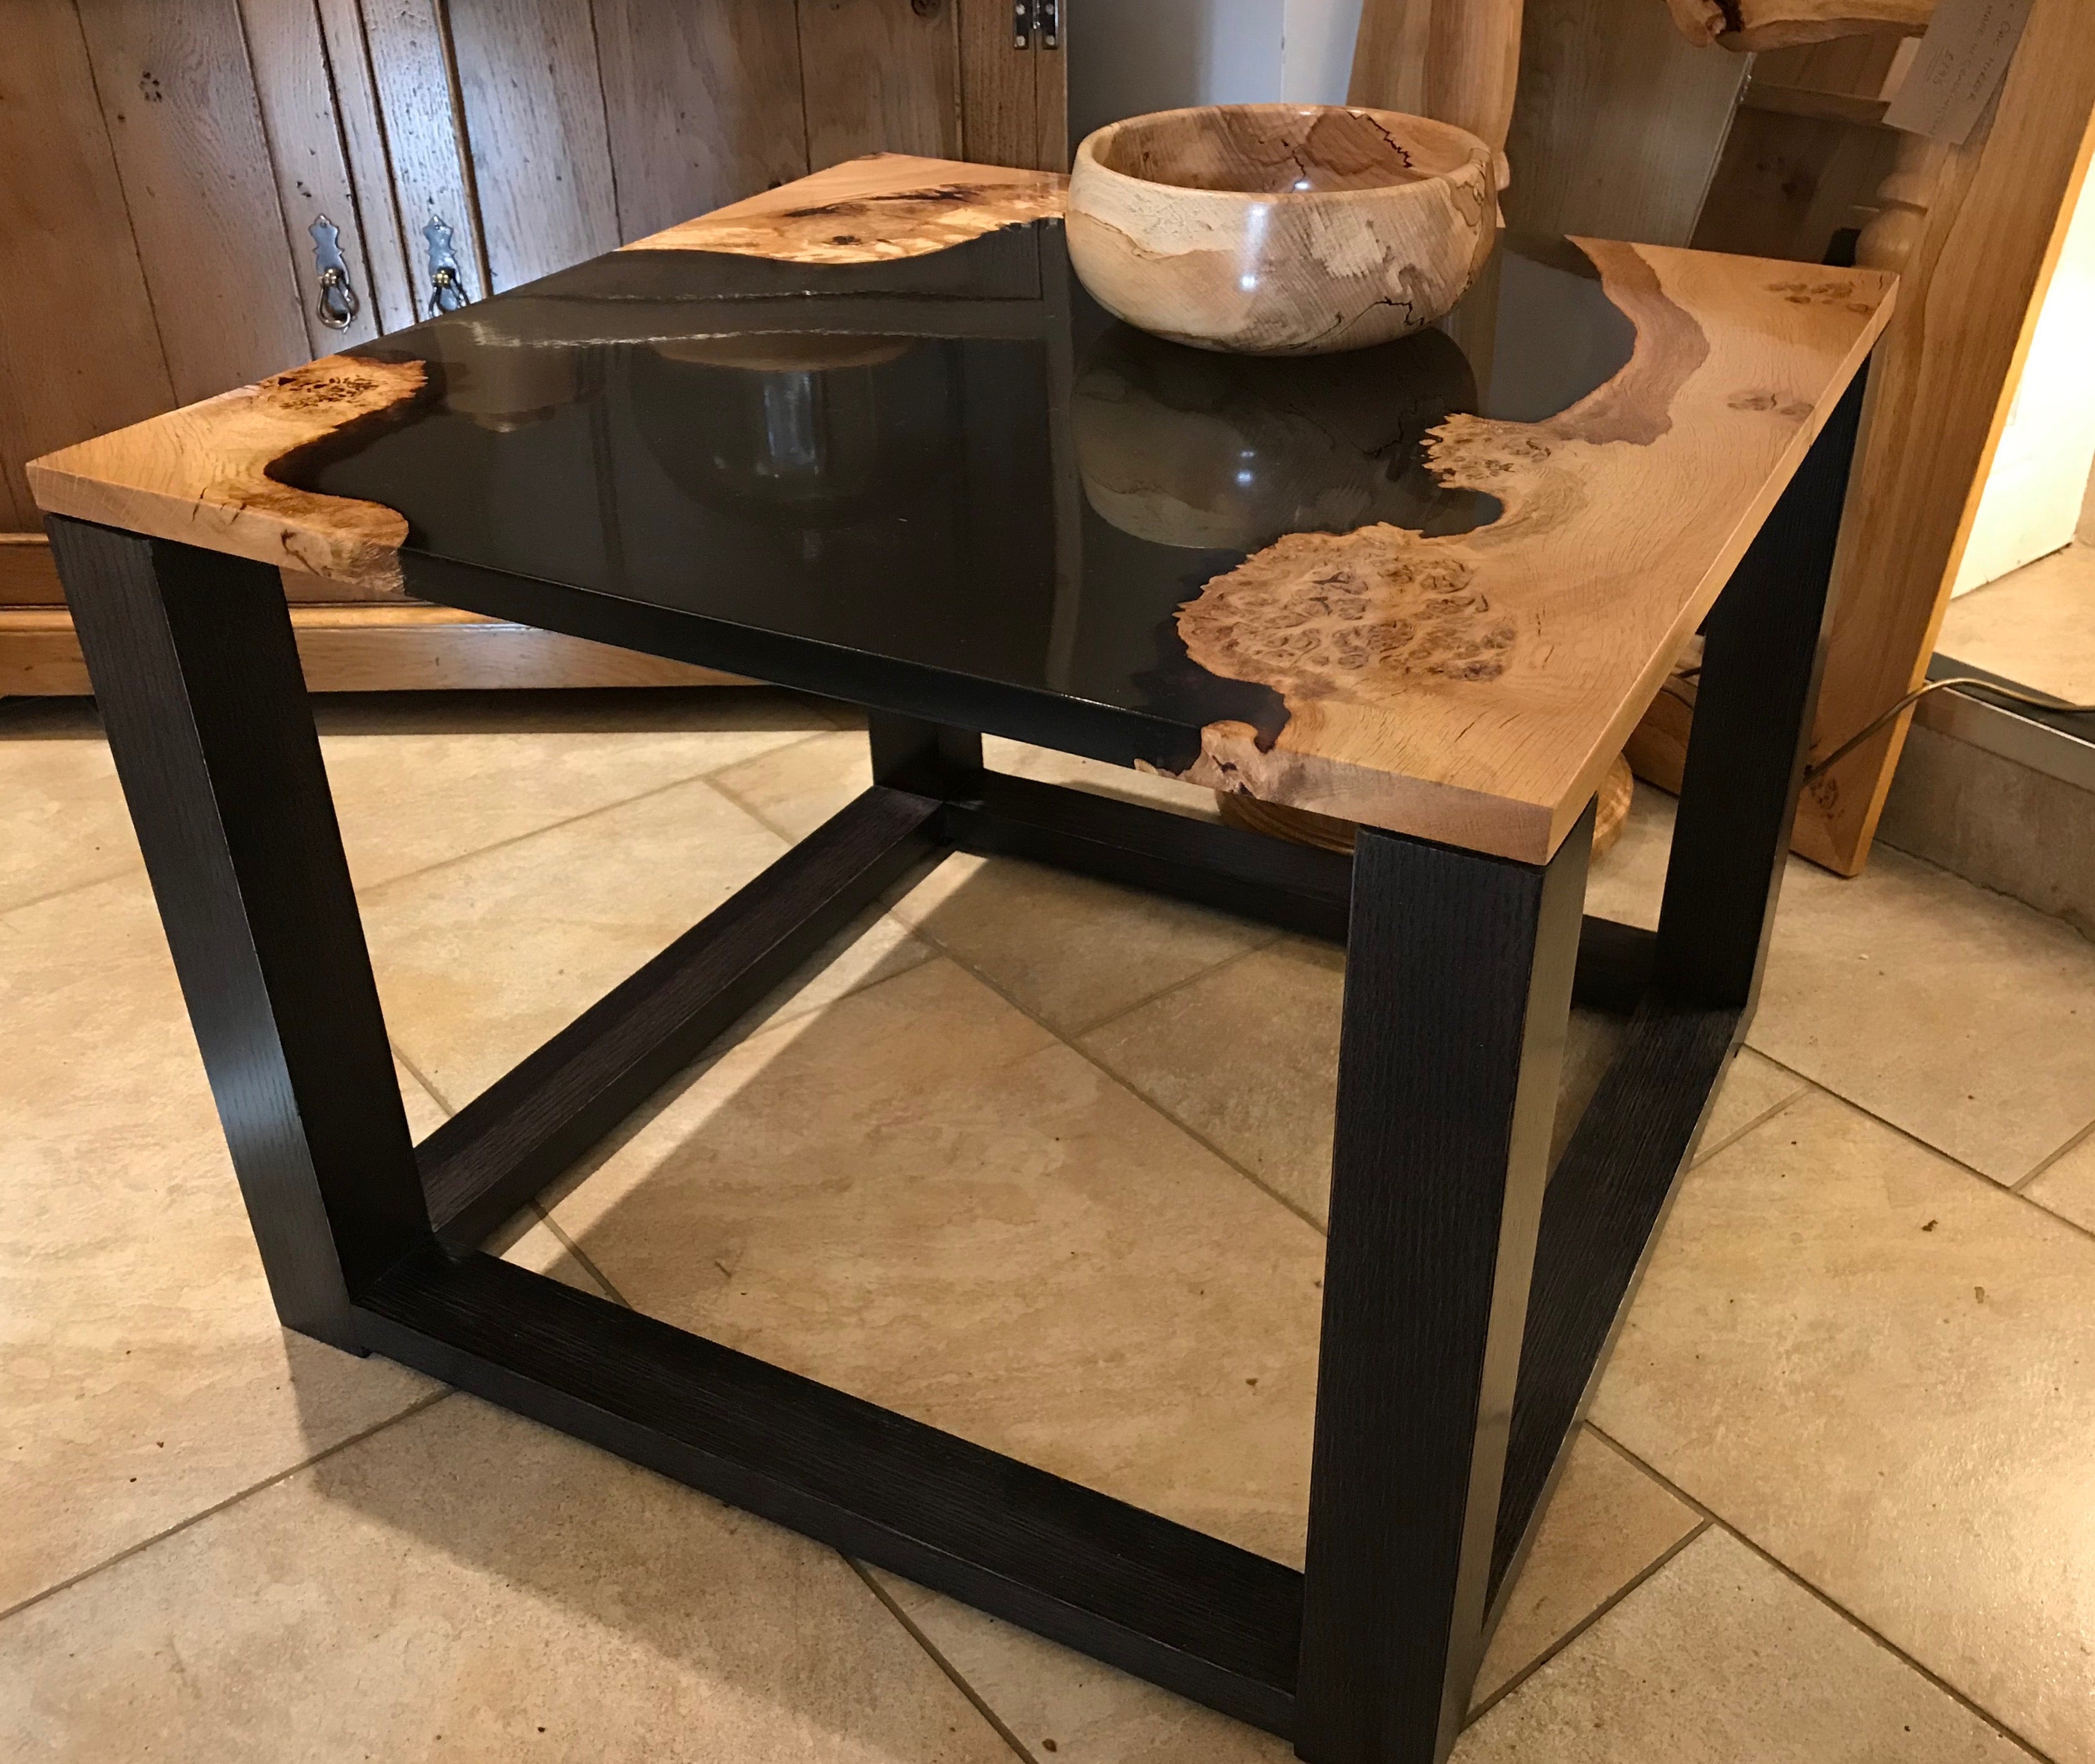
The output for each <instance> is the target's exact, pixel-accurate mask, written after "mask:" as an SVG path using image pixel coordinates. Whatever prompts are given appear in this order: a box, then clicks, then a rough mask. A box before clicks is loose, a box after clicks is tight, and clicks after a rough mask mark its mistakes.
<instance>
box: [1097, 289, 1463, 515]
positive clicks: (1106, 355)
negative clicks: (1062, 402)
mask: <svg viewBox="0 0 2095 1764" xmlns="http://www.w3.org/2000/svg"><path fill="white" fill-rule="evenodd" d="M1476 396H1477V389H1476V382H1475V380H1474V377H1473V376H1472V375H1471V373H1470V363H1469V359H1468V357H1466V355H1463V353H1462V351H1461V350H1460V349H1459V348H1457V346H1456V345H1455V343H1454V342H1453V340H1452V339H1451V338H1448V336H1447V335H1446V334H1445V333H1443V332H1439V331H1431V330H1429V331H1424V332H1422V333H1419V334H1418V336H1416V337H1410V338H1405V339H1404V340H1403V341H1401V342H1395V343H1385V344H1383V346H1380V347H1379V348H1377V349H1373V350H1364V351H1361V352H1360V353H1359V354H1357V355H1349V356H1348V357H1347V358H1346V359H1344V360H1343V361H1338V360H1313V361H1261V360H1254V359H1243V358H1237V359H1231V358H1228V357H1224V356H1220V355H1207V354H1198V353H1196V352H1195V351H1191V350H1187V349H1181V348H1179V347H1178V346H1177V345H1175V344H1172V343H1166V342H1159V341H1158V340H1157V339H1156V338H1153V337H1145V336H1143V334H1142V333H1140V332H1139V331H1135V330H1130V329H1128V327H1127V326H1126V325H1124V324H1117V325H1114V326H1113V328H1112V329H1110V330H1108V332H1106V333H1105V334H1104V336H1102V337H1101V338H1099V340H1098V342H1096V343H1095V345H1094V346H1093V347H1092V348H1091V351H1090V353H1089V355H1087V357H1086V359H1085V361H1084V364H1083V368H1082V372H1080V373H1079V374H1078V377H1077V385H1076V398H1075V401H1074V427H1075V430H1076V440H1077V464H1078V471H1079V472H1080V473H1082V477H1083V481H1084V494H1085V496H1086V497H1087V499H1088V500H1089V501H1090V503H1091V507H1093V508H1095V510H1097V512H1099V514H1100V516H1102V517H1104V519H1105V520H1108V521H1110V522H1111V523H1112V524H1113V525H1114V526H1116V527H1117V528H1119V529H1121V530H1122V532H1123V533H1128V534H1133V535H1134V536H1135V538H1141V539H1148V540H1150V541H1152V542H1154V543H1156V544H1160V545H1176V546H1187V547H1200V548H1202V549H1212V550H1217V551H1257V550H1258V549H1259V548H1260V547H1263V546H1266V545H1270V544H1271V543H1272V542H1274V540H1275V539H1277V538H1279V537H1280V536H1281V535H1282V534H1285V533H1300V532H1311V531H1322V532H1329V533H1346V532H1350V531H1351V530H1352V529H1353V528H1355V527H1361V526H1366V525H1370V524H1372V523H1373V522H1375V521H1379V520H1387V521H1392V522H1394V523H1395V524H1396V525H1399V526H1404V527H1418V528H1424V527H1426V526H1429V525H1433V524H1434V517H1435V514H1436V512H1439V511H1441V510H1444V509H1446V508H1448V507H1449V505H1450V503H1451V502H1452V501H1453V500H1458V499H1461V498H1459V497H1451V494H1450V493H1449V492H1448V491H1445V490H1442V489H1441V488H1440V487H1439V484H1438V483H1437V481H1435V479H1434V477H1432V475H1431V473H1429V472H1427V471H1426V468H1425V465H1424V463H1423V460H1422V455H1421V451H1420V445H1419V444H1420V442H1421V440H1422V438H1423V436H1424V435H1425V433H1426V430H1427V429H1431V427H1432V426H1433V425H1435V423H1438V422H1440V421H1442V420H1444V419H1445V418H1447V417H1448V416H1449V415H1451V414H1452V413H1453V412H1457V411H1470V410H1474V409H1475V408H1476Z"/></svg>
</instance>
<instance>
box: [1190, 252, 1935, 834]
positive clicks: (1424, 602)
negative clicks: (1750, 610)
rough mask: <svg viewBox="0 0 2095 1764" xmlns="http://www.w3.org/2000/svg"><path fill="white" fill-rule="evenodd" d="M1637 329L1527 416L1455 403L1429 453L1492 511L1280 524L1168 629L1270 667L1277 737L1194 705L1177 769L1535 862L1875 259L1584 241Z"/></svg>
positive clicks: (1747, 535)
mask: <svg viewBox="0 0 2095 1764" xmlns="http://www.w3.org/2000/svg"><path fill="white" fill-rule="evenodd" d="M1577 243H1578V245H1579V247H1580V249H1581V250H1583V251H1584V252H1585V253H1586V254H1587V255H1588V257H1590V258H1591V259H1592V260H1593V262H1594V263H1595V264H1596V266H1597V267H1598V268H1599V269H1600V271H1601V279H1602V282H1603V285H1605V288H1606V290H1607V291H1608V294H1609V298H1611V299H1612V300H1613V301H1614V303H1615V304H1616V305H1617V306H1618V307H1621V308H1622V310H1623V311H1625V312H1627V313H1628V314H1629V316H1631V318H1632V319H1633V320H1635V324H1636V343H1635V350H1634V351H1633V353H1632V355H1631V359H1630V361H1629V364H1628V365H1627V367H1625V368H1623V369H1622V372H1619V373H1618V374H1617V375H1616V376H1615V377H1614V379H1612V380H1610V381H1608V382H1607V384H1605V385H1603V386H1601V388H1600V389H1599V390H1596V391H1595V392H1594V393H1592V394H1590V395H1589V396H1588V397H1587V398H1585V399H1582V400H1581V401H1580V402H1579V403H1577V404H1575V405H1573V406H1572V407H1570V409H1569V410H1567V411H1566V412H1563V413H1562V414H1561V415H1559V416H1554V417H1552V418H1550V419H1548V420H1546V421H1544V422H1540V423H1532V424H1529V423H1514V422H1503V421H1494V420H1487V419H1485V418H1482V417H1477V416H1455V417H1452V418H1450V419H1449V420H1448V421H1446V422H1445V423H1443V424H1442V425H1439V428H1438V429H1435V430H1433V431H1431V434H1430V437H1429V442H1428V457H1429V460H1430V463H1431V465H1432V466H1433V468H1434V469H1435V473H1436V475H1437V476H1438V477H1439V479H1440V481H1442V482H1443V483H1444V484H1447V485H1449V486H1456V487H1461V488H1467V489H1471V490H1483V491H1486V492H1487V493H1489V494H1491V495H1492V496H1495V497H1496V498H1497V499H1499V501H1500V503H1502V504H1503V505H1504V510H1505V512H1504V513H1503V514H1502V515H1501V516H1500V517H1499V518H1498V519H1497V520H1495V521H1493V522H1492V523H1491V524H1490V525H1486V526H1483V527H1481V528H1479V529H1477V530H1476V531H1474V532H1473V533H1468V534H1461V535H1460V536H1459V537H1454V538H1426V537H1425V536H1423V535H1422V534H1418V533H1414V532H1412V531H1410V530H1409V529H1405V528H1401V527H1395V526H1389V525H1380V526H1372V527H1365V528H1361V529H1357V530H1356V531H1354V532H1352V533H1349V534H1291V535H1290V536H1289V537H1287V538H1283V539H1282V540H1281V541H1280V542H1278V544H1277V545H1274V546H1272V547H1269V548H1268V549H1267V550H1265V551H1261V552H1260V553H1258V554H1257V555H1255V556H1253V557H1252V558H1250V559H1249V560H1247V561H1246V562H1245V563H1244V564H1242V565H1240V566H1239V567H1238V568H1236V569H1235V570H1232V571H1230V572H1229V573H1227V574H1225V575H1223V576H1220V577H1217V578H1216V579H1215V580H1213V581H1211V582H1209V584H1208V585H1207V586H1206V587H1205V589H1204V590H1203V591H1202V592H1201V594H1200V596H1199V598H1198V599H1195V600H1193V601H1191V602H1190V603H1187V605H1186V606H1185V607H1184V608H1182V609H1181V611H1180V613H1179V616H1178V621H1179V630H1180V633H1181V634H1182V635H1183V638H1184V639H1185V642H1186V647H1187V650H1188V651H1189V652H1190V653H1191V656H1192V657H1193V659H1194V660H1196V661H1197V662H1199V663H1200V665H1201V666H1203V667H1204V668H1205V669H1208V670H1209V672H1211V673H1217V674H1221V675H1222V676H1224V677H1227V678H1230V679H1235V680H1245V681H1250V682H1256V683H1257V684H1260V685H1263V686H1269V687H1270V688H1272V689H1273V690H1275V691H1277V692H1278V693H1279V694H1280V695H1281V696H1282V698H1283V699H1284V700H1285V701H1286V703H1287V709H1288V712H1289V721H1288V722H1287V725H1286V726H1285V727H1284V728H1283V730H1281V733H1280V736H1279V738H1278V741H1277V742H1275V743H1274V745H1273V746H1272V747H1271V748H1270V749H1263V750H1262V749H1261V747H1260V746H1259V745H1258V743H1257V738H1256V734H1255V731H1254V730H1252V728H1251V726H1250V725H1248V724H1243V723H1229V722H1221V723H1213V724H1210V725H1209V726H1208V728H1207V730H1205V732H1204V740H1203V744H1202V752H1201V755H1200V760H1198V762H1197V763H1196V764H1195V765H1194V766H1193V767H1191V769H1188V770H1187V771H1186V772H1185V773H1182V774H1180V775H1181V776H1183V777H1185V778H1187V780H1188V781H1189V782H1194V783H1198V784H1204V785H1207V786H1209V787H1210V788H1213V789H1216V790H1223V791H1227V790H1243V791H1249V792H1250V793H1251V794H1252V795H1255V796H1258V797H1261V798H1263V799H1265V800H1268V801H1272V802H1280V803H1285V804H1288V805H1290V806H1291V807H1294V808H1307V809H1311V810H1313V811H1315V812H1318V813H1320V814H1325V815H1331V816H1335V817H1339V818H1340V819H1342V820H1347V821H1365V822H1368V823H1370V824H1372V825H1377V826H1383V827H1390V828H1394V829H1396V830H1399V831H1402V832H1406V833H1411V834H1418V835H1421V836H1422V837H1425V838H1433V839H1439V840H1442V841H1444V842H1445V843H1448V844H1451V845H1461V846H1466V847H1470V848H1471V849H1473V850H1476V851H1483V852H1494V853H1496V854H1497V855H1499V856H1505V857H1513V858H1519V859H1523V860H1527V861H1530V862H1540V861H1541V860H1544V859H1545V858H1547V857H1548V856H1549V855H1550V854H1551V853H1552V852H1554V851H1555V850H1556V848H1557V844H1558V843H1559V842H1560V841H1561V839H1562V838H1563V837H1564V835H1565V834H1566V833H1568V832H1569V831H1570V829H1571V826H1572V825H1573V823H1574V822H1575V821H1576V820H1577V819H1578V817H1579V815H1580V814H1581V813H1582V812H1583V811H1584V808H1585V805H1586V804H1587V803H1588V801H1589V800H1590V799H1592V795H1594V793H1595V791H1597V790H1598V789H1599V787H1600V785H1601V780H1602V778H1603V777H1604V776H1605V773H1606V771H1607V769H1608V766H1609V764H1610V762H1611V761H1612V760H1614V756H1616V755H1617V754H1618V753H1620V752H1621V751H1622V746H1623V743H1625V741H1626V740H1627V738H1628V736H1629V734H1630V731H1631V730H1632V729H1633V728H1635V725H1636V722H1637V720H1638V718H1639V717H1640V716H1641V715H1642V714H1643V712H1644V707H1645V705H1646V704H1648V703H1649V702H1650V700H1651V698H1652V696H1653V694H1655V693H1656V692H1657V690H1658V688H1659V686H1660V684H1661V682H1662V681H1663V680H1664V678H1665V677H1666V672H1667V670H1668V669H1669V668H1670V664H1671V663H1672V660H1673V657H1674V656H1675V654H1676V653H1677V652H1678V651H1679V648H1680V646H1681V644H1682V642H1683V641H1684V640H1685V639H1686V638H1687V637H1688V635H1689V634H1692V632H1693V631H1694V629H1696V625H1699V624H1700V623H1701V620H1702V617H1703V616H1704V614H1705V613H1706V612H1708V611H1709V609H1710V606H1711V604H1712V603H1714V601H1715V599H1716V597H1717V595H1718V592H1719V591H1720V590H1722V588H1723V585H1724V583H1725V581H1726V580H1727V578H1728V577H1729V576H1730V574H1731V568H1732V566H1733V565H1734V564H1736V563H1737V561H1738V560H1739V559H1740V557H1741V556H1742V555H1744V551H1745V548H1746V546H1747V545H1748V544H1749V542H1751V540H1752V538H1753V534H1755V533H1756V532H1757V531H1758V529H1759V527H1760V524H1761V522H1762V520H1763V519H1764V518H1765V517H1766V514H1767V512H1768V511H1769V510H1770V509H1771V507H1773V506H1774V503H1775V499H1776V497H1777V496H1778V495H1779V494H1780V493H1781V490H1782V489H1783V487H1784V486H1785V485H1786V484H1787V483H1788V480H1789V478H1790V476H1791V475H1792V473H1793V472H1794V471H1795V470H1796V468H1797V464H1799V463H1800V462H1801V460H1802V459H1803V457H1804V455H1805V451H1806V450H1807V449H1808V448H1809V447H1810V444H1811V442H1812V440H1813V439H1814V438H1815V436H1816V435H1817V434H1818V430H1819V429H1820V428H1821V427H1822V426H1823V423H1824V420H1825V418H1826V416H1827V414H1828V413H1829V412H1830V411H1831V407H1832V405H1833V403H1834V402H1835V400H1836V399H1837V398H1838V396H1839V394H1840V392H1841V391H1842V390H1844V389H1845V387H1846V385H1847V384H1848V382H1849V380H1850V379H1851V378H1852V377H1853V374H1854V372H1855V370H1856V369H1857V368H1858V367H1859V365H1860V364H1861V363H1862V359H1863V358H1864V357H1865V355H1866V354H1867V353H1868V351H1869V349H1870V346H1871V344H1872V343H1873V342H1875V339H1876V338H1877V335H1878V333H1879V332H1880V331H1881V330H1882V329H1883V328H1884V323H1885V321H1886V320H1887V319H1888V317H1889V316H1890V311H1891V305H1892V290H1893V288H1894V286H1895V281H1894V278H1892V277H1888V276H1886V275H1884V274H1883V273H1881V272H1877V271H1873V270H1827V269H1818V268H1801V267H1800V266H1799V265H1797V264H1783V263H1775V262H1770V261H1762V260H1760V259H1750V258H1727V257H1719V256H1716V255H1711V254H1708V253H1702V252H1695V251H1685V250H1671V249H1667V248H1665V247H1662V246H1630V245H1620V244H1614V243H1609V242H1605V241H1601V240H1588V239H1581V240H1579V241H1577Z"/></svg>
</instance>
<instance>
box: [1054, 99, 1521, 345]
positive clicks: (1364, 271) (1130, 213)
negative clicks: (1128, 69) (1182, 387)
mask: <svg viewBox="0 0 2095 1764" xmlns="http://www.w3.org/2000/svg"><path fill="white" fill-rule="evenodd" d="M1500 166H1501V162H1500V159H1499V158H1498V156H1497V155H1496V154H1494V153H1493V152H1492V150H1491V149H1490V148H1489V147H1487V146H1485V145H1484V143H1483V142H1481V141H1479V139H1478V138H1477V137H1475V136H1474V135H1472V134H1469V133H1465V132H1464V131H1463V130H1461V129H1460V128H1453V127H1451V126H1450V125H1449V124H1446V123H1436V122H1431V121H1429V120H1427V119H1426V118H1425V117H1422V116H1405V115H1400V114H1399V113H1397V112H1396V111H1370V110H1357V109H1352V108H1346V107H1336V106H1330V105H1307V104H1219V105H1206V106H1203V107H1200V108H1197V109H1194V110H1183V111H1159V112H1157V113H1156V115H1152V116H1131V117H1130V118H1129V119H1128V120H1126V121H1125V122H1119V123H1113V124H1108V126H1107V127H1105V128H1101V129H1100V130H1098V131H1097V132H1096V133H1094V134H1092V135H1090V136H1087V137H1086V138H1085V140H1084V142H1083V144H1082V146H1080V147H1078V150H1077V164H1076V170H1075V172H1074V173H1073V174H1072V175H1071V176H1070V179H1069V220H1068V227H1069V258H1070V261H1071V262H1072V263H1073V264H1074V265H1075V266H1076V271H1077V274H1078V276H1079V277H1082V281H1083V284H1084V285H1085V287H1087V289H1089V290H1091V295H1092V298H1094V299H1095V300H1096V301H1097V302H1098V303H1099V304H1100V305H1101V306H1102V307H1105V309H1106V310H1107V311H1109V312H1111V313H1113V315H1114V316H1116V317H1117V318H1122V319H1125V320H1126V321H1127V322H1128V323H1129V324H1133V325H1136V326H1138V327H1139V328H1140V329H1143V330H1145V331H1149V332H1152V333H1154V334H1155V335H1156V336H1159V337H1165V338H1169V339H1170V340H1171V341H1172V342H1178V343H1190V344H1192V345H1193V346H1196V348H1200V349H1213V350H1220V351H1225V352H1227V353H1230V354H1235V355H1328V354H1331V353H1333V352H1335V351H1339V350H1345V349H1360V348H1364V347H1365V346H1367V345H1369V344H1371V343H1385V342H1389V341H1391V340H1392V338H1399V337H1403V336H1406V335H1408V334H1409V333H1411V332H1413V331H1416V330H1420V329H1423V328H1424V327H1425V326H1426V325H1428V324H1431V323H1432V322H1433V321H1434V320H1435V319H1437V318H1439V317H1440V316H1441V315H1442V314H1444V312H1446V311H1448V308H1449V307H1452V306H1453V305H1454V303H1456V302H1457V300H1459V299H1460V298H1461V297H1462V293H1463V290H1466V288H1467V287H1468V286H1469V285H1470V281H1471V280H1472V278H1474V277H1475V275H1476V273H1477V272H1478V271H1479V269H1480V268H1483V264H1484V261H1485V259H1487V257H1489V255H1491V250H1492V244H1493V242H1494V240H1495V238H1496V232H1497V225H1498V192H1499V189H1500V187H1501V186H1502V185H1503V182H1504V180H1503V178H1502V177H1501V176H1500Z"/></svg>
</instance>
